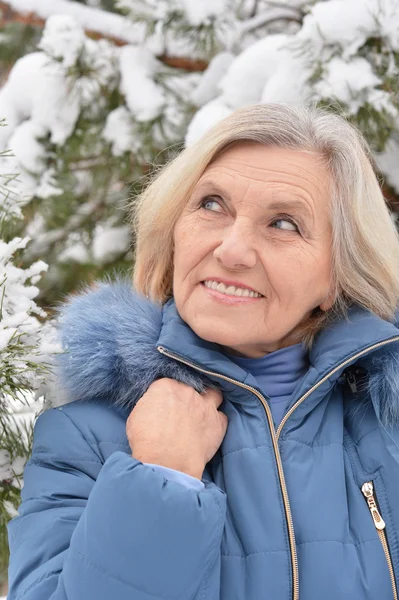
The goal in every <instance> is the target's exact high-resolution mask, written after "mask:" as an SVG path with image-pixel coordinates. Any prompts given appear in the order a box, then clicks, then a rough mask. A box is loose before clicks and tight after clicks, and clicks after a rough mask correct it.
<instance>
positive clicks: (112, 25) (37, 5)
mask: <svg viewBox="0 0 399 600" xmlns="http://www.w3.org/2000/svg"><path fill="white" fill-rule="evenodd" d="M6 8H9V9H11V10H12V11H13V13H14V15H21V16H22V17H24V18H25V19H27V18H28V19H29V18H32V17H36V20H37V21H39V22H41V21H42V22H43V24H44V21H45V20H46V19H48V18H49V17H51V16H52V15H57V14H58V15H60V14H62V15H68V16H70V17H73V18H74V19H75V20H76V21H77V22H78V23H79V24H80V25H81V26H82V27H83V28H84V29H85V30H86V31H87V32H93V33H97V34H99V35H100V36H101V37H104V38H107V39H111V40H113V41H114V42H115V43H116V44H118V42H119V45H122V44H139V43H142V42H143V35H144V29H143V27H142V26H141V25H140V24H139V23H132V22H129V21H128V20H127V19H125V18H124V17H123V16H121V15H117V14H113V13H110V12H107V11H105V10H101V9H99V8H93V7H90V6H85V5H84V4H80V3H79V2H73V1H70V0H1V2H0V9H2V10H3V11H4V12H6ZM5 17H6V18H7V13H6V14H5ZM3 19H4V17H3Z"/></svg>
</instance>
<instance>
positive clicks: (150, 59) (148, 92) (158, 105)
mask: <svg viewBox="0 0 399 600" xmlns="http://www.w3.org/2000/svg"><path fill="white" fill-rule="evenodd" d="M158 70H159V66H158V62H157V60H156V59H155V58H154V56H153V55H152V54H151V53H150V52H149V51H148V50H147V49H146V48H144V47H134V46H125V47H124V48H122V50H121V53H120V71H121V84H120V89H121V92H122V93H123V94H124V95H125V98H126V104H127V107H128V108H129V110H130V111H131V112H132V114H133V115H134V116H135V117H136V119H137V120H138V121H150V120H152V119H155V118H156V117H158V116H159V115H160V114H161V112H162V109H163V107H164V105H165V96H164V93H163V90H162V89H161V87H160V86H159V85H157V84H156V83H155V82H154V80H153V77H154V76H155V74H156V73H157V71H158Z"/></svg>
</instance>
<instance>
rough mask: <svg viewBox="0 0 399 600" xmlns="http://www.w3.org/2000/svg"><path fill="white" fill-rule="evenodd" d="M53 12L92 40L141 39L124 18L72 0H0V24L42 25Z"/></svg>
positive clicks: (173, 59)
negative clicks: (68, 19) (71, 20)
mask: <svg viewBox="0 0 399 600" xmlns="http://www.w3.org/2000/svg"><path fill="white" fill-rule="evenodd" d="M55 14H64V15H70V16H72V17H74V18H75V19H76V20H77V21H78V23H80V25H82V27H83V28H84V29H85V32H86V34H87V35H88V36H89V37H91V38H93V39H106V40H109V41H110V42H112V43H113V44H115V45H116V46H125V45H126V44H139V43H142V41H143V40H142V32H141V29H140V28H139V27H137V26H136V25H134V24H132V23H129V21H128V20H127V19H126V17H122V16H120V15H117V14H114V13H110V12H107V11H105V10H101V9H99V8H92V7H89V6H85V5H82V4H79V3H78V2H73V1H72V0H53V1H52V3H51V8H50V5H49V3H48V2H43V1H42V0H0V27H4V26H5V25H7V24H9V23H23V24H25V25H32V26H36V27H44V25H45V23H46V19H48V18H49V17H50V16H52V15H55ZM157 58H158V60H160V61H161V62H163V63H164V64H166V65H168V66H170V67H173V68H178V69H184V70H186V71H191V72H197V71H205V69H206V68H207V66H208V63H207V61H204V60H198V59H191V58H189V57H180V56H168V55H166V54H162V55H159V56H157Z"/></svg>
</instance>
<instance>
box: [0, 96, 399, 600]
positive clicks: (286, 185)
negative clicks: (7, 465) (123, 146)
mask: <svg viewBox="0 0 399 600" xmlns="http://www.w3.org/2000/svg"><path fill="white" fill-rule="evenodd" d="M135 217H136V221H135V223H136V233H137V252H136V263H135V271H134V285H133V287H131V286H130V285H129V283H128V282H127V281H126V280H124V279H121V280H117V281H114V282H110V281H106V282H100V283H99V284H98V286H97V287H96V288H94V289H86V290H83V291H82V293H80V294H79V295H77V296H76V297H73V298H70V299H69V301H68V302H67V303H65V304H64V305H63V306H62V307H61V309H60V312H61V318H60V330H61V332H62V339H63V344H64V347H65V353H64V354H63V355H62V356H61V358H60V373H59V381H60V388H61V391H62V394H63V395H64V396H65V397H64V399H63V400H62V405H61V406H58V407H55V408H52V409H49V410H46V411H45V412H44V413H43V414H41V415H40V417H39V418H38V420H37V422H36V425H35V432H34V445H33V451H32V456H31V458H30V460H29V462H28V463H27V465H26V468H25V475H24V488H23V490H22V503H21V506H20V510H19V515H18V516H17V517H16V518H14V519H13V520H12V521H11V522H10V524H9V542H10V548H11V560H10V569H9V576H10V591H9V597H8V599H9V600H22V599H23V600H110V599H112V600H114V599H115V600H219V599H220V600H298V598H299V597H301V598H303V599H304V600H321V599H323V600H341V599H342V600H344V599H345V600H349V599H350V600H375V599H377V598H378V600H392V599H396V600H397V598H398V595H397V587H398V583H399V501H398V498H399V445H398V444H399V375H398V368H399V364H398V350H399V330H398V328H397V326H396V325H395V311H396V309H397V306H398V303H399V241H398V235H397V233H396V230H395V226H394V223H393V221H392V219H391V217H390V214H389V211H388V209H387V207H386V205H385V202H384V199H383V196H382V194H381V191H380V188H379V185H378V181H377V179H376V176H375V174H374V171H373V167H372V162H371V158H370V152H369V150H368V148H367V145H366V143H365V141H364V140H363V139H362V137H361V135H360V134H359V133H358V132H357V131H356V130H355V129H354V128H353V127H352V126H350V125H349V124H348V123H346V122H345V121H344V120H343V119H341V118H339V117H338V116H335V115H333V114H329V113H327V112H323V111H321V110H316V109H297V108H292V107H288V106H279V105H257V106H252V107H249V108H244V109H240V110H238V111H236V112H234V113H233V114H231V115H230V116H229V117H228V118H227V119H225V120H223V121H222V122H221V123H219V124H218V125H216V126H215V127H214V128H213V129H212V130H210V131H209V132H208V133H207V134H206V135H205V136H204V137H203V138H202V139H201V140H199V142H198V143H197V144H195V145H193V146H191V147H189V148H188V149H186V150H184V151H183V152H182V153H181V154H180V155H179V156H178V157H177V158H176V159H175V160H174V161H173V162H172V163H171V164H170V165H169V166H167V167H166V168H165V169H164V170H163V171H162V172H161V173H160V174H159V175H158V176H157V177H156V178H155V180H154V181H153V182H152V183H151V185H150V186H149V187H148V188H147V189H146V191H145V192H144V194H143V195H142V196H141V198H140V199H139V203H138V205H136V206H135ZM67 401H68V402H67Z"/></svg>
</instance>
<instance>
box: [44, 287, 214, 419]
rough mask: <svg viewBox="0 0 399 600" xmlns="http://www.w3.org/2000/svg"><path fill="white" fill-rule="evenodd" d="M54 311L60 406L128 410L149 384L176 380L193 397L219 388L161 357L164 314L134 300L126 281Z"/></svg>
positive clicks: (88, 291) (75, 298) (73, 299)
mask: <svg viewBox="0 0 399 600" xmlns="http://www.w3.org/2000/svg"><path fill="white" fill-rule="evenodd" d="M96 288H97V289H93V288H87V289H84V290H82V293H80V294H78V295H77V296H70V297H69V299H68V300H67V301H66V302H65V303H63V304H62V305H61V306H60V307H58V309H57V313H58V327H57V328H58V331H59V335H60V340H61V343H62V347H63V349H64V354H60V355H58V356H57V366H56V376H57V380H58V381H57V383H58V387H60V388H61V390H62V392H63V393H62V402H63V403H66V402H72V401H74V400H80V399H88V398H91V399H95V400H99V401H104V402H107V403H109V404H112V405H115V406H120V407H122V408H127V409H131V408H133V406H134V405H135V403H136V402H137V401H138V400H139V398H141V396H142V395H143V394H144V393H145V392H146V391H147V389H148V387H149V386H150V385H151V383H152V382H153V381H155V380H156V379H159V378H161V377H169V378H171V379H176V380H178V381H181V382H182V383H186V384H187V385H190V386H192V387H193V388H194V389H195V390H196V391H197V392H202V391H204V389H205V388H206V387H213V388H216V387H217V385H216V384H215V383H214V382H212V381H210V380H209V379H208V378H207V377H206V376H205V375H202V374H201V373H199V372H198V371H196V370H194V369H192V368H190V367H187V366H186V365H183V364H181V363H178V362H176V361H175V360H172V359H170V358H168V357H165V356H163V355H162V354H160V353H159V352H158V350H157V348H156V342H157V340H158V337H159V332H160V329H161V323H162V309H161V306H160V305H157V304H155V303H153V302H151V301H149V300H147V299H146V298H145V297H143V296H140V295H138V294H136V293H135V292H134V291H133V289H132V285H131V283H130V281H128V280H126V279H122V278H118V279H117V280H116V281H114V282H111V281H105V282H96Z"/></svg>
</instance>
